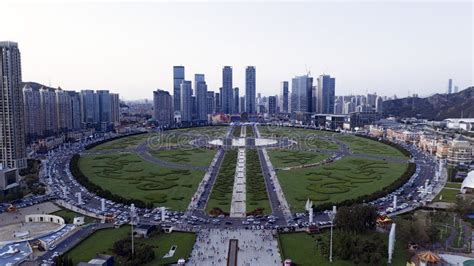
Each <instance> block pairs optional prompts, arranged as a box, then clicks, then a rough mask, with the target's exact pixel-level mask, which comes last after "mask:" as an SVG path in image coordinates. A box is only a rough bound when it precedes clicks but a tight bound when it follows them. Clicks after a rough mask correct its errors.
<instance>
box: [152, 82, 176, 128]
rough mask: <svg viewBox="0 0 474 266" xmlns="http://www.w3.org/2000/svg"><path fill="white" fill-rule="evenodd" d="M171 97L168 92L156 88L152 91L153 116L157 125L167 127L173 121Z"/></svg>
mask: <svg viewBox="0 0 474 266" xmlns="http://www.w3.org/2000/svg"><path fill="white" fill-rule="evenodd" d="M173 116H174V110H173V99H172V97H171V95H170V93H169V92H167V91H164V90H160V89H158V90H156V91H154V92H153V118H154V119H155V120H156V122H157V123H158V125H159V126H163V127H168V126H169V125H171V124H172V122H173Z"/></svg>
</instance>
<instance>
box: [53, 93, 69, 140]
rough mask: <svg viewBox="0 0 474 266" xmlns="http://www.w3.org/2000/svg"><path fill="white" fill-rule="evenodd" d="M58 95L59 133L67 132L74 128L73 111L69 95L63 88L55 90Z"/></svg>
mask: <svg viewBox="0 0 474 266" xmlns="http://www.w3.org/2000/svg"><path fill="white" fill-rule="evenodd" d="M55 93H56V110H57V111H56V112H57V119H58V123H57V125H58V130H57V132H67V131H68V130H69V129H70V128H72V123H71V122H72V120H71V117H72V109H71V100H70V99H69V94H68V93H67V92H66V91H64V90H62V89H61V88H59V89H57V90H55Z"/></svg>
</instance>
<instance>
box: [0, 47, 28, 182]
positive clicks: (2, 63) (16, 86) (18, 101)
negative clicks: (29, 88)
mask: <svg viewBox="0 0 474 266" xmlns="http://www.w3.org/2000/svg"><path fill="white" fill-rule="evenodd" d="M0 99H1V100H0V130H1V131H0V132H1V133H0V163H1V166H0V175H1V178H0V188H1V189H8V188H9V187H11V186H14V185H15V184H17V183H18V181H19V180H18V174H17V171H16V169H22V168H25V167H26V147H25V116H24V113H23V91H22V79H21V55H20V50H19V49H18V44H17V43H15V42H9V41H7V42H0Z"/></svg>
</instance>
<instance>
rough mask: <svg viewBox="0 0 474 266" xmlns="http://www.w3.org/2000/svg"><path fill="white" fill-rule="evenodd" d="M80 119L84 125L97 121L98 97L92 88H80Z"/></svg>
mask: <svg viewBox="0 0 474 266" xmlns="http://www.w3.org/2000/svg"><path fill="white" fill-rule="evenodd" d="M80 96H81V120H82V123H83V124H84V126H85V125H87V124H94V123H98V122H99V108H98V107H99V99H98V97H97V95H96V94H95V92H94V91H93V90H82V91H81V93H80Z"/></svg>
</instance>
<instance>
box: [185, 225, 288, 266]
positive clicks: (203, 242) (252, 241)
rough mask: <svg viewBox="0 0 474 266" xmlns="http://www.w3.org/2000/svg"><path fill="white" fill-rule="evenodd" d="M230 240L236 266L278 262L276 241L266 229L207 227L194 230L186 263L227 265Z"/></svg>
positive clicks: (278, 255)
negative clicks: (191, 249)
mask: <svg viewBox="0 0 474 266" xmlns="http://www.w3.org/2000/svg"><path fill="white" fill-rule="evenodd" d="M231 239H237V240H238V247H237V264H238V265H278V264H280V263H281V256H280V253H279V250H278V243H277V240H276V238H275V236H274V235H273V233H272V232H271V231H269V230H264V231H260V230H258V231H255V230H243V229H229V230H220V229H207V230H201V231H200V232H199V233H198V235H197V238H196V242H195V244H194V247H193V251H192V253H191V256H190V258H189V261H188V262H187V264H188V265H224V264H227V257H228V254H229V242H230V240H231Z"/></svg>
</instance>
